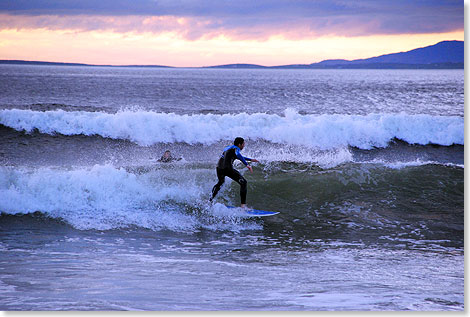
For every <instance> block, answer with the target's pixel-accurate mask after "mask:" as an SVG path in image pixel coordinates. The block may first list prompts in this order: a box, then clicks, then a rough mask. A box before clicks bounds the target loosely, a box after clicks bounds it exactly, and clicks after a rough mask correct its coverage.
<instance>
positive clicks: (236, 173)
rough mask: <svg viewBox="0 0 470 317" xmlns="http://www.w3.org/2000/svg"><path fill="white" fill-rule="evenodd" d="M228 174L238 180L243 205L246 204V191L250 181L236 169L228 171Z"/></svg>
mask: <svg viewBox="0 0 470 317" xmlns="http://www.w3.org/2000/svg"><path fill="white" fill-rule="evenodd" d="M227 176H228V177H230V178H231V179H233V180H234V181H236V182H237V183H238V184H240V200H241V205H242V206H244V205H245V204H246V192H247V184H248V182H247V181H246V179H245V178H244V177H243V176H242V174H240V172H239V171H237V170H236V169H233V170H231V171H230V173H227Z"/></svg>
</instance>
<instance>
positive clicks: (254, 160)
mask: <svg viewBox="0 0 470 317" xmlns="http://www.w3.org/2000/svg"><path fill="white" fill-rule="evenodd" d="M251 161H252V162H255V163H258V162H259V161H258V160H257V159H251Z"/></svg>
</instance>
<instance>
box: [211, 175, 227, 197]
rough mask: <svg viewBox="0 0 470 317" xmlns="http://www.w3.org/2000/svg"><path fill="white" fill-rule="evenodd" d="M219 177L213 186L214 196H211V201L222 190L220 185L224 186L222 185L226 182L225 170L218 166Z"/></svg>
mask: <svg viewBox="0 0 470 317" xmlns="http://www.w3.org/2000/svg"><path fill="white" fill-rule="evenodd" d="M217 178H218V179H219V181H218V182H217V184H215V185H214V187H213V188H212V197H211V199H210V201H212V200H213V199H214V198H215V196H216V195H217V193H218V192H219V190H220V187H222V185H223V184H224V182H225V173H224V172H223V170H221V169H219V168H217Z"/></svg>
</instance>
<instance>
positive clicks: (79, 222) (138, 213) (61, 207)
mask: <svg viewBox="0 0 470 317" xmlns="http://www.w3.org/2000/svg"><path fill="white" fill-rule="evenodd" d="M207 172H208V171H199V170H192V171H191V172H190V173H189V174H190V175H189V177H188V171H180V172H178V171H174V170H171V169H163V170H156V171H150V172H146V173H140V172H130V171H126V170H125V169H124V168H115V167H112V166H110V165H104V166H99V165H96V166H93V167H90V168H78V169H68V170H65V169H57V168H39V169H24V168H23V169H11V168H7V167H0V180H1V182H0V196H1V197H2V199H1V201H0V211H1V212H2V213H4V214H8V215H23V214H32V213H35V212H40V213H42V214H44V215H46V216H47V217H51V218H53V219H58V220H61V221H65V222H66V223H68V224H70V225H72V226H73V227H74V228H77V229H80V230H89V229H95V230H110V229H118V228H128V227H133V226H134V227H140V228H146V229H151V230H161V229H170V230H175V231H193V230H195V229H197V228H208V229H216V230H224V229H227V230H235V231H236V230H239V229H250V228H251V229H252V228H253V225H252V224H250V223H244V224H243V226H240V224H239V222H240V219H238V218H236V217H235V218H234V217H233V216H234V213H233V212H230V211H229V210H228V209H227V208H225V207H224V206H223V205H220V204H218V205H216V206H215V207H210V212H211V215H212V217H205V218H203V220H201V219H200V218H201V215H202V216H203V214H201V211H204V210H205V211H206V212H208V210H209V205H208V204H207V199H204V200H203V199H202V197H206V196H207V195H208V193H209V192H210V188H209V187H208V186H211V184H208V183H207V184H206V183H205V182H204V178H206V177H207V178H210V176H209V175H205V174H207ZM200 174H204V175H200ZM213 217H216V218H217V220H216V221H214V220H213ZM254 227H255V228H257V227H258V226H257V225H255V226H254Z"/></svg>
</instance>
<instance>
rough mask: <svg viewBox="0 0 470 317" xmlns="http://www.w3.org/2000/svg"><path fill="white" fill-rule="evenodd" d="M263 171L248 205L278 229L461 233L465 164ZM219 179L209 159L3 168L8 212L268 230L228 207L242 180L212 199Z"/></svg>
mask: <svg viewBox="0 0 470 317" xmlns="http://www.w3.org/2000/svg"><path fill="white" fill-rule="evenodd" d="M255 171H256V172H255V173H253V174H250V175H246V177H247V179H248V180H249V181H248V184H249V188H248V189H249V191H248V200H249V204H250V205H251V206H253V207H255V208H260V209H266V210H276V211H280V212H281V214H280V215H278V216H276V217H275V218H274V217H273V218H272V219H266V220H265V221H267V223H268V224H270V226H273V225H274V226H276V223H277V222H279V223H282V228H279V230H280V231H282V230H291V231H292V232H294V233H297V234H300V233H302V234H304V235H306V236H312V235H313V236H315V235H321V236H331V235H333V234H334V235H339V236H343V235H345V234H346V235H347V234H358V235H360V234H361V233H362V232H367V233H366V235H365V236H366V237H370V236H375V235H377V234H378V233H380V235H381V236H389V237H392V236H396V235H398V236H399V235H400V234H403V233H406V234H409V232H411V231H414V232H416V230H418V231H419V232H420V234H421V235H422V237H423V238H424V237H430V236H432V237H433V238H434V239H440V238H442V234H443V232H444V235H445V234H449V232H454V233H455V234H456V235H457V236H460V234H461V232H463V231H462V230H463V222H462V220H463V219H462V217H461V215H462V213H463V205H464V201H463V169H461V168H456V167H452V166H443V165H421V166H407V167H402V168H399V169H397V168H390V167H387V166H381V165H375V164H357V163H356V164H346V165H343V166H341V167H335V168H332V169H322V168H318V167H312V166H308V165H302V164H297V163H282V162H280V163H272V164H268V165H261V166H257V167H256V169H255ZM216 181H217V180H216V177H215V173H214V171H213V167H212V166H207V165H205V166H201V165H190V164H184V167H183V166H177V165H174V164H170V165H164V166H156V167H128V168H117V167H113V166H111V165H95V166H93V167H86V168H51V167H47V168H12V167H0V196H1V197H2V199H1V200H0V211H1V212H2V214H5V215H13V216H21V215H24V214H34V213H36V212H40V213H41V214H43V215H45V216H47V217H50V218H53V219H57V220H60V221H64V222H66V223H67V224H69V225H71V226H73V227H74V228H77V229H80V230H90V229H93V230H110V229H121V228H129V227H139V228H145V229H150V230H154V231H158V230H173V231H185V232H188V231H189V232H195V231H198V230H200V229H209V230H230V231H240V230H253V229H262V228H263V226H262V225H261V224H260V223H259V222H256V220H253V219H246V218H243V217H241V215H239V214H238V213H237V212H236V211H233V210H232V209H228V208H226V207H225V206H224V205H225V204H228V205H236V204H238V203H239V192H238V191H239V187H238V185H237V184H235V183H233V182H231V181H230V180H228V179H227V181H226V184H225V185H224V187H223V189H222V191H221V192H220V193H219V195H218V198H217V203H216V204H214V205H210V204H209V203H208V201H207V200H208V197H209V194H210V192H211V188H212V186H213V185H214V183H215V182H216ZM271 221H274V222H271ZM276 221H277V222H276ZM410 228H411V229H410ZM378 229H380V230H378ZM276 230H277V229H276ZM323 231H327V232H323ZM436 236H437V238H436ZM457 236H456V237H457ZM457 240H458V239H457ZM458 241H460V240H458ZM459 243H460V242H459Z"/></svg>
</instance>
